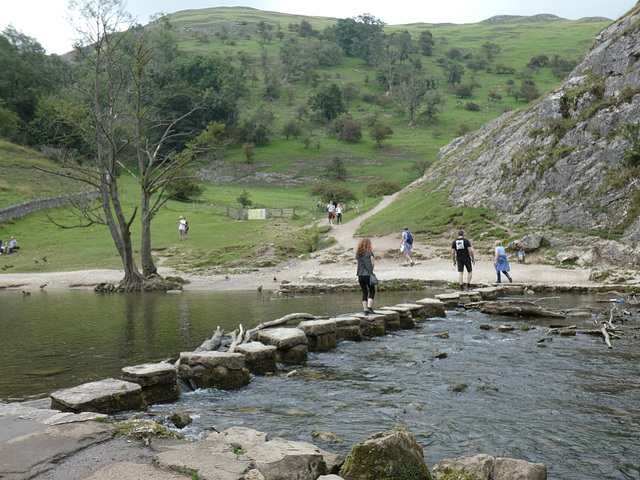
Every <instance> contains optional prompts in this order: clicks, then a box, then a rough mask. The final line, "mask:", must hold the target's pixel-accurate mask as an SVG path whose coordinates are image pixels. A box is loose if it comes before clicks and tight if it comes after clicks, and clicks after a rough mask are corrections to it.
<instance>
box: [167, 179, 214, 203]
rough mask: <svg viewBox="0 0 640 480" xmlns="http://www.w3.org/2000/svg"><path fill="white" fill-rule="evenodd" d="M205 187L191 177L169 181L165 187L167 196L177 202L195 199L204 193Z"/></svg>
mask: <svg viewBox="0 0 640 480" xmlns="http://www.w3.org/2000/svg"><path fill="white" fill-rule="evenodd" d="M204 190H205V187H204V185H201V184H200V183H199V182H197V181H196V180H195V179H192V178H179V179H177V180H174V181H173V182H171V184H170V185H169V187H168V188H167V193H168V194H169V197H170V198H172V199H174V200H178V201H179V202H188V201H191V200H197V199H198V198H199V197H200V195H202V194H203V193H204Z"/></svg>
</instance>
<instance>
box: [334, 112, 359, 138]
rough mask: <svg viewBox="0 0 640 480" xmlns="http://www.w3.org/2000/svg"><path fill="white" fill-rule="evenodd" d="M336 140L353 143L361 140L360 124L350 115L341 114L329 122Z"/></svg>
mask: <svg viewBox="0 0 640 480" xmlns="http://www.w3.org/2000/svg"><path fill="white" fill-rule="evenodd" d="M331 131H332V132H333V133H334V134H335V136H336V139H338V140H343V141H345V142H350V143H354V142H357V141H359V140H361V139H362V124H361V123H360V121H359V120H356V119H355V118H353V117H352V116H351V115H347V114H342V115H340V116H339V117H338V118H336V119H335V120H333V122H331Z"/></svg>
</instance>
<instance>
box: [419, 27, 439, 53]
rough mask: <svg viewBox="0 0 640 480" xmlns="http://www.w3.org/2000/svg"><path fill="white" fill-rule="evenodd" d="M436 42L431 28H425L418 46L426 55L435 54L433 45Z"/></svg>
mask: <svg viewBox="0 0 640 480" xmlns="http://www.w3.org/2000/svg"><path fill="white" fill-rule="evenodd" d="M435 44H436V42H435V41H434V40H433V35H432V34H431V32H430V31H429V30H423V31H422V33H421V34H420V37H419V38H418V47H419V48H420V51H421V52H422V54H423V55H424V56H425V57H430V56H431V55H433V46H434V45H435Z"/></svg>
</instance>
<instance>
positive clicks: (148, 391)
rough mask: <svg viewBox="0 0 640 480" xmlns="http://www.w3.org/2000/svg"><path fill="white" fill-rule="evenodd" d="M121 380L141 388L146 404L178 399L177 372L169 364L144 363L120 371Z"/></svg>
mask: <svg viewBox="0 0 640 480" xmlns="http://www.w3.org/2000/svg"><path fill="white" fill-rule="evenodd" d="M122 379H123V380H124V381H126V382H132V383H137V384H138V385H140V386H141V387H142V395H144V399H145V401H146V402H147V404H149V405H151V404H153V403H160V402H173V401H174V400H177V399H178V398H180V388H179V387H178V372H177V370H176V368H175V367H174V366H173V365H171V364H169V363H144V364H141V365H134V366H132V367H124V368H123V369H122Z"/></svg>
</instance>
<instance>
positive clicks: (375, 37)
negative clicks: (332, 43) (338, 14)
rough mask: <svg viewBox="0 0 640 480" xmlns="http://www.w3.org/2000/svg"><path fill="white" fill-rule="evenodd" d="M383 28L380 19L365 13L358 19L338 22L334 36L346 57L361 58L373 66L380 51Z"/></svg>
mask: <svg viewBox="0 0 640 480" xmlns="http://www.w3.org/2000/svg"><path fill="white" fill-rule="evenodd" d="M383 26H384V22H382V21H381V20H380V19H377V18H375V17H373V16H372V15H370V14H368V13H365V14H363V15H360V16H358V17H357V18H346V19H341V20H338V22H337V24H336V25H335V27H334V29H333V36H334V38H335V39H336V41H337V43H338V45H340V47H342V50H343V51H344V53H345V54H346V55H348V56H351V57H359V58H361V59H363V60H364V61H365V62H366V63H367V65H371V64H373V62H374V60H375V56H376V54H377V52H379V51H380V44H381V41H382V28H383Z"/></svg>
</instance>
